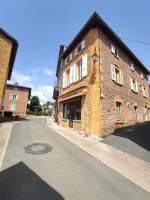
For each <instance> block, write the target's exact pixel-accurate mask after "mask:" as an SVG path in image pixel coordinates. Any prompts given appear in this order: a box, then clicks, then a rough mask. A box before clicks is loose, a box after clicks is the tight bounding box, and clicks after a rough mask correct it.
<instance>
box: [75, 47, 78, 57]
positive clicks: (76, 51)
mask: <svg viewBox="0 0 150 200" xmlns="http://www.w3.org/2000/svg"><path fill="white" fill-rule="evenodd" d="M76 55H78V48H76V49H75V56H76Z"/></svg>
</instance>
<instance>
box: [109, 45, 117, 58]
mask: <svg viewBox="0 0 150 200" xmlns="http://www.w3.org/2000/svg"><path fill="white" fill-rule="evenodd" d="M111 52H112V53H113V54H114V55H115V56H116V57H118V50H117V48H116V47H115V46H114V45H113V44H112V45H111Z"/></svg>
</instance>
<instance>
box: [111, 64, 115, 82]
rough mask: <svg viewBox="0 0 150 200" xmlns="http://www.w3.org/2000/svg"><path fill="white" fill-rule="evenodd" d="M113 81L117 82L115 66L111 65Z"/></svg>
mask: <svg viewBox="0 0 150 200" xmlns="http://www.w3.org/2000/svg"><path fill="white" fill-rule="evenodd" d="M111 79H112V80H114V81H116V72H115V65H111Z"/></svg>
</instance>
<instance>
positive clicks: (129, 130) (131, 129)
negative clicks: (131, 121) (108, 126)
mask: <svg viewBox="0 0 150 200" xmlns="http://www.w3.org/2000/svg"><path fill="white" fill-rule="evenodd" d="M132 131H134V129H133V128H129V129H127V130H126V132H132Z"/></svg>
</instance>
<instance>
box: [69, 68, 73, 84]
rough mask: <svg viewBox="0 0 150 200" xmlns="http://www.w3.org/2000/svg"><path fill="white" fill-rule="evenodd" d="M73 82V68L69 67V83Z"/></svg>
mask: <svg viewBox="0 0 150 200" xmlns="http://www.w3.org/2000/svg"><path fill="white" fill-rule="evenodd" d="M72 82H73V66H72V65H71V66H70V74H69V83H70V84H71V83H72Z"/></svg>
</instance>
